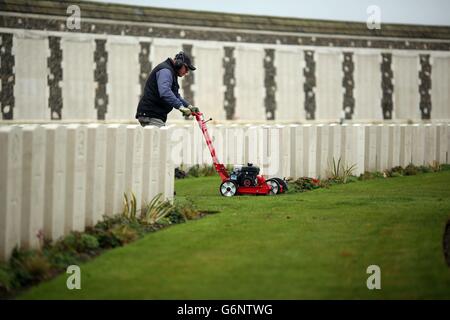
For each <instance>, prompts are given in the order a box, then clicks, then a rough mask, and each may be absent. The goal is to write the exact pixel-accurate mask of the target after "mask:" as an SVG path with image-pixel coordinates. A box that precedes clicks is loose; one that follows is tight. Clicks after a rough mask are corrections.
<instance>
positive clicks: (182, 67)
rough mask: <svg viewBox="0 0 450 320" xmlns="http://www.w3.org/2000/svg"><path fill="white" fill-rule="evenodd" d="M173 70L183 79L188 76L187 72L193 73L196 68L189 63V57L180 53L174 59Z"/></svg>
mask: <svg viewBox="0 0 450 320" xmlns="http://www.w3.org/2000/svg"><path fill="white" fill-rule="evenodd" d="M174 65H175V70H177V72H178V76H179V77H183V76H185V75H186V74H188V72H189V70H192V71H194V70H195V69H196V68H195V67H194V65H193V64H192V62H191V57H189V55H187V54H186V53H184V52H183V51H180V52H179V53H178V54H177V55H176V56H175V59H174Z"/></svg>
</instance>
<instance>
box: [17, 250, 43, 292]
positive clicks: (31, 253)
mask: <svg viewBox="0 0 450 320" xmlns="http://www.w3.org/2000/svg"><path fill="white" fill-rule="evenodd" d="M9 267H10V269H11V270H12V271H13V273H14V275H13V281H12V282H11V283H10V285H12V286H14V287H20V286H27V285H30V284H32V283H37V282H39V281H41V280H44V279H48V278H49V277H50V274H51V264H50V263H49V261H48V259H47V258H46V257H45V256H44V255H43V254H42V252H40V251H35V250H21V249H17V248H16V249H14V250H13V252H12V255H11V258H10V260H9Z"/></svg>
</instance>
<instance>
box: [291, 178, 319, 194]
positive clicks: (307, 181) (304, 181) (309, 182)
mask: <svg viewBox="0 0 450 320" xmlns="http://www.w3.org/2000/svg"><path fill="white" fill-rule="evenodd" d="M291 184H292V188H289V189H293V190H294V191H295V192H305V191H309V190H313V189H318V188H320V187H321V184H320V180H318V179H314V178H308V177H301V178H298V179H297V180H294V181H293V182H292V183H291Z"/></svg>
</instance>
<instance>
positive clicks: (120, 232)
mask: <svg viewBox="0 0 450 320" xmlns="http://www.w3.org/2000/svg"><path fill="white" fill-rule="evenodd" d="M111 233H112V234H113V235H114V237H115V238H116V239H117V240H118V241H119V242H120V244H121V245H124V244H127V243H130V242H133V241H134V240H136V239H137V238H138V233H137V232H136V230H134V229H133V228H130V227H129V226H127V225H121V226H116V227H115V228H114V229H112V230H111Z"/></svg>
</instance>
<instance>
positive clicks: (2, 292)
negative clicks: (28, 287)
mask: <svg viewBox="0 0 450 320" xmlns="http://www.w3.org/2000/svg"><path fill="white" fill-rule="evenodd" d="M13 288H14V274H13V272H12V271H11V270H10V269H9V268H8V267H7V266H6V265H1V266H0V298H2V297H3V296H6V293H7V292H9V291H11V290H12V289H13Z"/></svg>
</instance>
